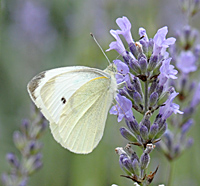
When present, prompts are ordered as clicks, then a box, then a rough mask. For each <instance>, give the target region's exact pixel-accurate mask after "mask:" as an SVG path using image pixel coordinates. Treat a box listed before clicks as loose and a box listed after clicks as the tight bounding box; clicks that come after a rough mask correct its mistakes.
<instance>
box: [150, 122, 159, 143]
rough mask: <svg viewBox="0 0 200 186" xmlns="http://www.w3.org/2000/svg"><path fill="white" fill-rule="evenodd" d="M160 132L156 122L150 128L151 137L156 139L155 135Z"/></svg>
mask: <svg viewBox="0 0 200 186" xmlns="http://www.w3.org/2000/svg"><path fill="white" fill-rule="evenodd" d="M157 132H158V124H156V123H154V124H153V125H152V126H151V128H150V131H149V139H150V140H151V139H154V137H155V135H156V134H157Z"/></svg>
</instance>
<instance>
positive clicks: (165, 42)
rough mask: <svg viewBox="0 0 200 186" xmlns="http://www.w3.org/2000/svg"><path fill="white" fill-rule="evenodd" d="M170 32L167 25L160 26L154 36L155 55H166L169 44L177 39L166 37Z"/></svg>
mask: <svg viewBox="0 0 200 186" xmlns="http://www.w3.org/2000/svg"><path fill="white" fill-rule="evenodd" d="M167 33H168V28H167V26H165V27H163V28H160V29H159V30H158V31H157V33H156V35H155V36H154V38H153V41H154V47H153V55H159V54H161V55H164V54H165V51H166V49H167V48H168V47H169V45H173V44H174V43H175V41H176V39H175V38H173V37H170V38H167V39H166V35H167Z"/></svg>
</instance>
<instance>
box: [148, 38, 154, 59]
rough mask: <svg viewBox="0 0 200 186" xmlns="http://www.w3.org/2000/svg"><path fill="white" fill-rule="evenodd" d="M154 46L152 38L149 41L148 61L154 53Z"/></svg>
mask: <svg viewBox="0 0 200 186" xmlns="http://www.w3.org/2000/svg"><path fill="white" fill-rule="evenodd" d="M153 45H154V42H153V39H152V38H150V39H149V44H148V54H147V58H148V59H149V58H150V56H151V55H152V52H153Z"/></svg>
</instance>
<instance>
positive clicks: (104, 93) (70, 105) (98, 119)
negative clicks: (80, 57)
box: [27, 65, 117, 154]
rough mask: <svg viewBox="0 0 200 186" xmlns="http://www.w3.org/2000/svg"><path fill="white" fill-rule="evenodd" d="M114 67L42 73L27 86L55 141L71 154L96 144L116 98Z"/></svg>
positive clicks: (82, 151) (77, 68) (59, 69)
mask: <svg viewBox="0 0 200 186" xmlns="http://www.w3.org/2000/svg"><path fill="white" fill-rule="evenodd" d="M115 73H116V67H115V66H114V65H109V66H108V67H107V68H106V69H105V70H99V69H95V68H89V67H83V66H73V67H62V68H57V69H52V70H49V71H45V72H42V73H40V74H38V75H37V76H35V77H34V78H33V79H32V80H31V81H30V82H29V83H28V86H27V87H28V92H29V94H30V97H31V98H32V100H33V102H34V103H35V104H36V106H37V107H38V108H40V109H41V112H42V113H43V115H44V116H45V117H46V119H47V120H49V122H50V128H51V132H52V134H53V136H54V138H55V140H56V141H57V142H58V143H60V144H61V145H62V146H63V147H64V148H67V149H69V150H70V151H72V152H74V153H80V154H87V153H90V152H92V150H93V149H94V148H95V147H96V146H97V145H98V143H99V141H100V140H101V138H102V136H103V132H104V127H105V122H106V118H107V114H108V110H109V108H110V106H111V103H112V101H113V99H114V98H115V96H116V91H117V82H116V78H115Z"/></svg>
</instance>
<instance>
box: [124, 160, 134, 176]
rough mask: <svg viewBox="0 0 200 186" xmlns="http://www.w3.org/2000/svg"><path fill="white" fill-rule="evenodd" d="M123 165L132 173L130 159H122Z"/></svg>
mask: <svg viewBox="0 0 200 186" xmlns="http://www.w3.org/2000/svg"><path fill="white" fill-rule="evenodd" d="M122 164H123V166H124V167H125V168H126V169H127V170H128V171H129V172H131V173H134V171H133V167H132V163H131V160H130V159H129V158H128V157H127V158H124V159H123V160H122Z"/></svg>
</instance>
